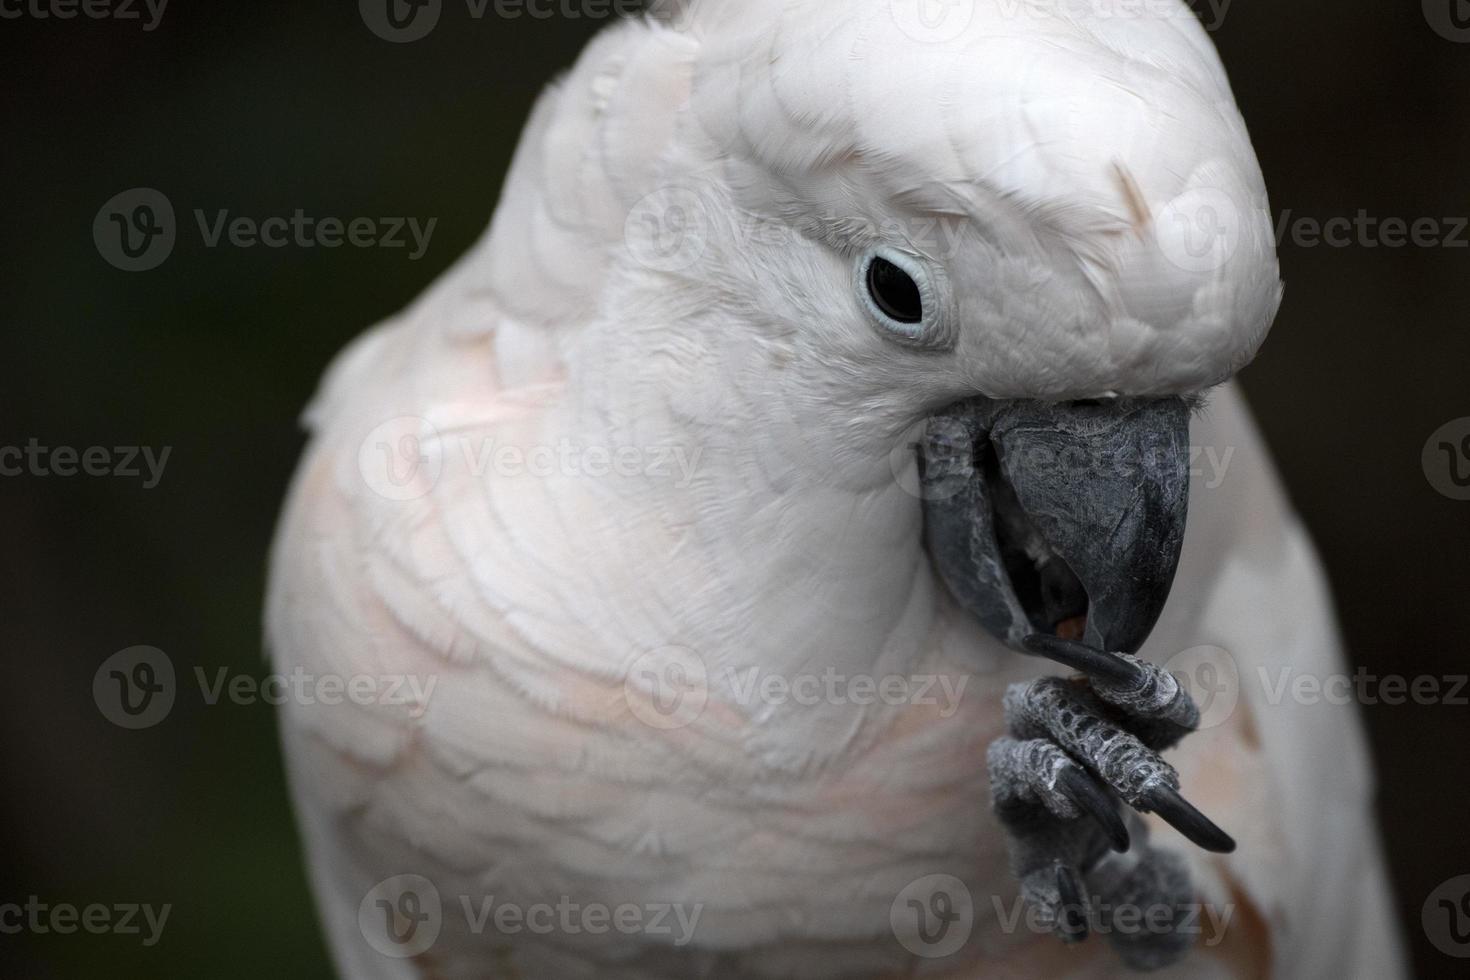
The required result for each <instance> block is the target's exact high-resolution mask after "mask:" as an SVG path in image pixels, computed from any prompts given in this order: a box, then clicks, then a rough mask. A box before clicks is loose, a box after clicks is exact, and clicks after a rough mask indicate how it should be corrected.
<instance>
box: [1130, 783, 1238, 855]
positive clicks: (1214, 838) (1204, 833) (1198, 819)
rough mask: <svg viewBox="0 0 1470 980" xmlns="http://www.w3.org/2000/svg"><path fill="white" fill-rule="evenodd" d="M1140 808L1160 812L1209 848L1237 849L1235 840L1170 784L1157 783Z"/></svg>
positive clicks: (1223, 852) (1180, 830)
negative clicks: (1159, 784)
mask: <svg viewBox="0 0 1470 980" xmlns="http://www.w3.org/2000/svg"><path fill="white" fill-rule="evenodd" d="M1140 802H1141V803H1142V806H1141V807H1140V809H1143V810H1148V811H1151V812H1153V813H1157V814H1158V815H1159V816H1160V817H1162V818H1163V819H1164V822H1165V823H1167V824H1168V825H1169V826H1171V827H1173V828H1174V829H1175V830H1177V831H1179V832H1180V833H1181V834H1183V835H1184V836H1185V837H1187V838H1189V839H1190V840H1191V841H1193V842H1194V843H1196V844H1198V845H1199V846H1200V847H1203V848H1204V849H1205V850H1207V851H1214V852H1215V853H1217V854H1229V853H1230V852H1231V851H1233V850H1235V839H1234V838H1232V837H1231V836H1230V835H1229V834H1227V833H1225V831H1223V830H1221V829H1220V828H1219V827H1217V826H1215V823H1214V821H1212V820H1211V819H1210V818H1209V817H1207V816H1205V815H1204V814H1203V813H1200V812H1199V811H1198V810H1196V809H1195V808H1194V806H1193V805H1192V804H1191V803H1190V802H1189V801H1188V800H1186V799H1185V798H1184V797H1182V796H1180V795H1179V791H1178V790H1176V789H1174V788H1173V787H1171V786H1162V785H1161V786H1155V787H1153V788H1152V789H1150V790H1148V791H1147V792H1146V793H1145V794H1144V795H1143V799H1142V800H1141V801H1140Z"/></svg>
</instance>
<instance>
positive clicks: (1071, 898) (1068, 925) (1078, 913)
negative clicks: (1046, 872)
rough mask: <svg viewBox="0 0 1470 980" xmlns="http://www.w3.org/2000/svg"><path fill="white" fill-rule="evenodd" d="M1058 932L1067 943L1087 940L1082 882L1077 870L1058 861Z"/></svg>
mask: <svg viewBox="0 0 1470 980" xmlns="http://www.w3.org/2000/svg"><path fill="white" fill-rule="evenodd" d="M1056 876H1057V896H1058V898H1057V931H1058V934H1059V935H1060V936H1061V937H1062V942H1065V943H1080V942H1082V941H1083V940H1084V939H1086V938H1087V935H1088V928H1087V912H1086V909H1085V907H1084V906H1083V904H1082V882H1081V880H1080V879H1079V878H1078V875H1077V871H1076V869H1075V868H1072V867H1069V866H1068V865H1065V864H1063V863H1062V862H1060V861H1058V862H1057V863H1056Z"/></svg>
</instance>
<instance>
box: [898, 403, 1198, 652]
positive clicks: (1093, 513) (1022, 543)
mask: <svg viewBox="0 0 1470 980" xmlns="http://www.w3.org/2000/svg"><path fill="white" fill-rule="evenodd" d="M919 456H920V468H921V474H922V481H923V483H922V486H923V495H924V501H925V503H924V507H925V539H926V542H927V545H928V548H929V553H930V556H931V557H932V559H933V561H934V564H935V567H936V568H937V570H938V571H939V573H940V576H941V577H942V578H943V579H944V582H945V584H946V585H947V586H948V588H949V590H950V591H951V592H952V593H953V594H954V596H955V598H956V599H958V600H959V602H960V603H961V604H962V605H964V606H965V607H966V608H967V609H969V610H970V611H971V612H972V613H974V614H975V615H976V616H977V617H978V618H979V620H980V622H981V623H982V624H984V626H985V627H986V628H987V629H989V630H990V631H991V632H992V633H994V634H995V635H996V636H997V637H999V638H1000V639H1002V640H1004V641H1005V642H1007V643H1009V644H1010V645H1011V646H1013V647H1015V648H1017V649H1024V648H1023V642H1024V641H1025V639H1026V638H1027V637H1028V636H1031V635H1033V634H1038V633H1040V634H1050V635H1060V636H1064V637H1066V638H1068V639H1077V640H1081V641H1082V642H1083V643H1085V644H1086V645H1087V646H1089V647H1092V648H1094V649H1096V650H1105V651H1110V652H1115V653H1116V652H1122V653H1134V652H1136V651H1137V650H1138V649H1139V647H1141V646H1142V645H1143V642H1144V641H1145V640H1146V639H1148V635H1149V633H1150V632H1151V631H1152V630H1153V627H1154V624H1155V623H1156V622H1158V618H1159V614H1160V613H1161V612H1162V611H1163V608H1164V602H1165V600H1166V599H1167V598H1168V597H1169V589H1170V587H1171V586H1172V585H1173V582H1174V573H1175V571H1176V569H1177V568H1178V565H1179V552H1180V549H1181V547H1182V545H1183V542H1184V525H1185V520H1186V517H1187V514H1188V510H1189V406H1188V404H1187V403H1186V402H1185V401H1184V400H1183V399H1181V398H1167V399H1155V400H1127V399H1120V400H1115V401H1109V402H1072V403H1061V404H1043V403H1040V402H1029V401H991V400H989V399H975V400H973V401H967V402H963V403H961V404H959V405H955V406H952V407H951V408H949V409H947V410H945V411H944V412H941V413H939V414H938V415H936V416H934V417H933V418H931V419H930V421H929V426H928V429H927V432H926V435H925V437H924V440H923V442H922V444H921V446H920V453H919Z"/></svg>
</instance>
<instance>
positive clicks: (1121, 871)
mask: <svg viewBox="0 0 1470 980" xmlns="http://www.w3.org/2000/svg"><path fill="white" fill-rule="evenodd" d="M1026 647H1027V649H1028V650H1029V651H1030V652H1032V653H1035V654H1038V655H1040V656H1044V657H1047V658H1048V659H1051V660H1054V661H1057V662H1058V663H1062V664H1064V665H1066V666H1068V667H1071V668H1072V669H1074V670H1077V671H1080V672H1081V674H1083V675H1085V676H1078V677H1073V678H1070V679H1064V678H1059V677H1043V678H1040V679H1038V680H1035V681H1032V682H1030V683H1028V684H1014V685H1012V686H1011V687H1010V689H1009V690H1008V691H1007V692H1006V696H1005V712H1006V728H1007V731H1008V732H1009V734H1008V735H1007V736H1005V737H1003V738H999V739H997V740H996V741H995V742H993V743H992V744H991V746H990V749H989V752H988V760H987V761H988V764H989V770H990V785H991V802H992V805H993V806H994V808H995V812H996V815H997V816H998V817H999V818H1000V820H1001V822H1002V824H1003V825H1004V826H1005V828H1006V830H1007V831H1008V832H1009V835H1010V836H1009V843H1010V850H1011V863H1012V868H1013V870H1014V872H1015V874H1016V877H1017V878H1018V879H1019V880H1020V883H1021V894H1022V896H1023V898H1024V899H1025V901H1026V902H1027V903H1028V904H1029V905H1030V906H1031V907H1032V908H1033V909H1034V910H1035V913H1036V922H1037V923H1038V924H1039V925H1040V926H1041V927H1043V928H1047V929H1049V930H1050V931H1052V932H1053V933H1054V934H1055V935H1057V936H1058V937H1059V938H1060V939H1061V940H1062V941H1063V942H1067V943H1076V942H1081V941H1083V940H1085V939H1086V938H1087V937H1088V935H1089V933H1090V932H1091V931H1092V929H1093V928H1094V926H1095V927H1096V928H1097V929H1098V931H1105V932H1106V933H1107V934H1108V936H1109V938H1110V940H1111V942H1112V944H1113V946H1114V948H1115V949H1116V950H1117V951H1118V953H1119V954H1120V955H1121V957H1122V958H1123V960H1124V962H1125V963H1127V964H1128V965H1129V966H1130V967H1133V968H1134V969H1141V970H1146V969H1157V968H1159V967H1162V966H1165V965H1167V964H1168V963H1171V962H1173V961H1174V960H1176V959H1178V958H1179V957H1180V956H1182V955H1183V954H1184V952H1185V951H1186V950H1187V949H1188V948H1189V946H1190V944H1191V943H1192V941H1193V935H1192V933H1189V932H1188V931H1187V930H1185V929H1183V928H1181V923H1183V922H1186V921H1187V922H1193V921H1196V918H1197V917H1196V916H1195V915H1192V914H1190V908H1191V904H1192V902H1193V890H1192V888H1191V885H1190V881H1189V872H1188V869H1187V868H1186V866H1185V864H1184V861H1183V859H1182V858H1181V857H1180V856H1178V855H1176V854H1172V853H1170V852H1168V851H1163V850H1159V849H1156V848H1153V847H1150V846H1149V844H1148V831H1147V828H1146V826H1145V825H1144V823H1143V821H1142V820H1141V819H1139V817H1138V816H1137V814H1135V813H1132V812H1128V811H1127V810H1125V809H1124V808H1123V807H1122V806H1121V804H1127V806H1128V807H1131V808H1132V809H1133V810H1135V811H1138V812H1141V813H1157V814H1158V815H1159V816H1160V817H1161V818H1162V819H1163V820H1165V821H1166V822H1167V823H1169V824H1170V825H1172V826H1173V827H1174V828H1176V829H1177V830H1178V831H1179V832H1180V833H1182V834H1183V835H1184V836H1185V837H1187V838H1188V839H1189V840H1191V841H1193V842H1194V843H1195V844H1197V845H1199V846H1200V847H1203V848H1205V849H1206V850H1209V851H1216V852H1222V853H1223V852H1229V851H1232V850H1234V849H1235V842H1234V841H1233V840H1232V839H1231V838H1230V836H1229V835H1228V834H1226V833H1225V832H1224V831H1223V830H1221V829H1220V828H1219V827H1217V826H1215V824H1214V823H1212V822H1211V821H1210V820H1209V819H1208V818H1207V817H1205V816H1204V815H1203V814H1201V813H1200V812H1199V811H1198V810H1196V809H1195V808H1194V807H1193V806H1191V805H1190V804H1189V802H1188V801H1186V800H1185V799H1184V797H1183V796H1181V795H1180V793H1179V775H1178V773H1177V772H1175V770H1174V768H1173V767H1172V766H1170V765H1169V764H1168V763H1167V762H1165V761H1164V760H1163V759H1162V758H1161V757H1160V756H1159V753H1160V752H1163V751H1165V750H1166V749H1170V748H1172V747H1174V746H1175V745H1177V744H1178V743H1179V741H1180V740H1181V739H1182V738H1183V737H1184V736H1185V735H1187V734H1189V732H1191V731H1193V730H1194V729H1195V727H1196V726H1197V725H1198V723H1199V712H1198V709H1197V708H1196V707H1195V704H1194V702H1193V700H1192V699H1191V698H1190V697H1189V694H1188V692H1186V691H1185V690H1183V689H1182V688H1181V687H1180V686H1179V683H1178V682H1177V681H1176V680H1175V679H1174V677H1173V676H1172V675H1170V674H1169V673H1168V672H1166V671H1164V670H1162V669H1160V668H1158V667H1156V666H1154V665H1152V664H1149V663H1147V662H1145V661H1142V660H1139V659H1138V658H1137V657H1133V656H1130V655H1128V654H1114V653H1104V652H1102V651H1098V650H1094V649H1092V648H1090V647H1087V646H1084V645H1082V644H1080V643H1077V642H1074V641H1072V640H1066V639H1061V638H1058V637H1055V636H1039V635H1038V636H1034V637H1031V638H1030V639H1028V640H1027V641H1026ZM1125 915H1126V916H1127V920H1128V922H1130V923H1134V927H1133V928H1123V925H1124V922H1123V916H1125Z"/></svg>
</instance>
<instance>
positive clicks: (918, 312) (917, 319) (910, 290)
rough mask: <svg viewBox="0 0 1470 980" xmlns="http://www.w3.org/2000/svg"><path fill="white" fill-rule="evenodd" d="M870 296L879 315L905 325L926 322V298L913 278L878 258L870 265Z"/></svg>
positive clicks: (890, 263) (883, 259) (874, 258)
mask: <svg viewBox="0 0 1470 980" xmlns="http://www.w3.org/2000/svg"><path fill="white" fill-rule="evenodd" d="M868 295H869V296H870V297H872V300H873V305H875V306H877V307H878V312H880V313H882V314H883V315H884V316H886V317H888V318H889V319H890V320H896V321H898V322H899V323H903V324H916V323H922V322H924V296H923V294H922V293H921V292H920V291H919V284H918V283H916V282H914V277H913V276H911V275H909V274H908V273H907V272H904V271H903V270H902V269H900V268H899V267H898V266H896V265H894V264H893V263H892V262H890V261H888V260H887V259H885V258H883V257H882V256H878V255H875V256H874V257H873V261H872V262H869V263H868Z"/></svg>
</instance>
